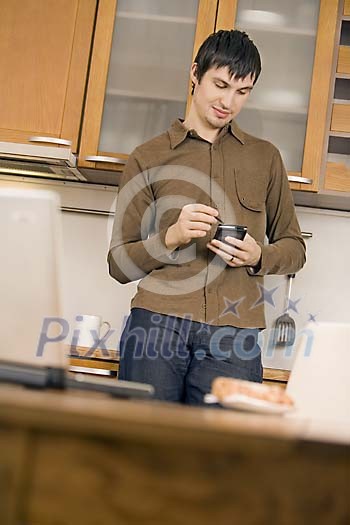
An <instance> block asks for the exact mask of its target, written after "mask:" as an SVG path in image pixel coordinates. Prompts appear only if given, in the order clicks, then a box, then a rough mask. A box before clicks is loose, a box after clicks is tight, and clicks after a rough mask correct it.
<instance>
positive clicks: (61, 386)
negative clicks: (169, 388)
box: [0, 361, 154, 399]
mask: <svg viewBox="0 0 350 525" xmlns="http://www.w3.org/2000/svg"><path fill="white" fill-rule="evenodd" d="M0 383H12V384H16V385H22V386H26V387H30V388H37V389H56V390H66V389H75V390H88V391H90V392H103V393H105V394H110V395H112V396H114V397H119V398H133V399H145V398H146V399H148V398H152V397H153V395H154V388H153V387H152V386H151V385H146V384H144V383H134V382H131V381H119V380H118V381H117V380H115V381H113V380H111V379H105V378H104V377H91V376H89V377H86V376H85V374H82V373H75V374H72V376H70V375H68V374H67V371H66V370H65V369H63V368H54V367H52V368H51V367H35V366H32V365H26V364H20V363H9V362H6V361H0Z"/></svg>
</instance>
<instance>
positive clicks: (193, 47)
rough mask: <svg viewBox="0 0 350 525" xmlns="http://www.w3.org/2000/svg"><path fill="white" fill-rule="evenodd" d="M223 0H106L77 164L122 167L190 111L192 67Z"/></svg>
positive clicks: (97, 30) (101, 8)
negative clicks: (139, 149)
mask: <svg viewBox="0 0 350 525" xmlns="http://www.w3.org/2000/svg"><path fill="white" fill-rule="evenodd" d="M216 12H217V0H177V1H176V2H174V0H118V2H117V1H116V0H100V1H99V6H98V12H97V19H96V28H95V36H94V44H93V51H92V59H91V69H90V75H89V83H88V90H87V98H86V106H85V112H84V116H83V126H82V136H81V146H80V152H79V160H78V165H79V166H81V167H90V168H94V167H96V168H105V169H106V168H107V169H110V170H122V169H123V164H125V161H126V159H127V156H128V154H130V153H131V151H132V150H133V149H134V148H135V147H136V146H138V145H139V144H141V143H143V142H145V141H146V140H148V139H150V138H152V137H154V136H155V135H157V134H159V133H162V132H163V131H164V130H165V129H167V128H168V127H169V125H170V124H171V122H172V121H173V120H174V119H175V118H177V117H181V116H182V117H184V116H185V113H186V106H187V102H188V99H189V96H190V86H189V70H190V66H191V61H192V59H193V57H194V55H195V53H196V52H197V49H198V47H199V45H200V44H201V43H202V41H203V40H204V39H205V38H206V37H207V36H208V35H209V34H210V33H212V32H213V31H214V28H215V17H216Z"/></svg>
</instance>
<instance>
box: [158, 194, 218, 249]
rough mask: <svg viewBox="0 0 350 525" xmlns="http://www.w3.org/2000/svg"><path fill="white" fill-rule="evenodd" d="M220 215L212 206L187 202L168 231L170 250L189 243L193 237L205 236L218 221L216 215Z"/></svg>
mask: <svg viewBox="0 0 350 525" xmlns="http://www.w3.org/2000/svg"><path fill="white" fill-rule="evenodd" d="M218 215H219V212H218V210H217V209H215V208H212V207H211V206H206V205H205V204H186V206H184V207H183V208H182V210H181V213H180V215H179V218H178V220H177V221H176V223H175V224H173V225H172V226H170V227H169V228H168V231H167V232H166V235H165V245H166V247H167V248H168V249H169V250H175V249H176V248H178V247H179V246H181V245H182V244H188V243H189V242H190V241H191V240H192V239H196V238H198V237H205V235H206V234H207V233H208V231H209V230H210V229H211V227H212V225H213V224H216V223H217V220H216V218H215V217H218Z"/></svg>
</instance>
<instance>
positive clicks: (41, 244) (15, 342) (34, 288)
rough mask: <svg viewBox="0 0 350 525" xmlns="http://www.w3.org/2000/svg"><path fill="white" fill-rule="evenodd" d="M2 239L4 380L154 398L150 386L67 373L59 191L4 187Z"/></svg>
mask: <svg viewBox="0 0 350 525" xmlns="http://www.w3.org/2000/svg"><path fill="white" fill-rule="evenodd" d="M0 239H1V255H0V318H1V345H0V382H1V381H7V382H15V383H22V384H25V385H27V386H33V387H50V386H52V387H58V388H64V387H69V388H79V389H89V390H98V391H104V392H109V393H111V394H114V395H116V396H121V397H150V396H152V394H153V387H152V386H150V385H145V384H141V383H132V382H127V381H113V380H111V379H105V378H103V377H89V376H84V375H83V374H78V375H73V374H71V373H69V374H68V372H67V371H68V357H67V356H66V353H65V352H66V351H65V348H64V345H65V344H66V341H67V336H68V333H67V330H68V329H69V327H68V322H67V321H66V320H65V319H64V318H63V315H62V310H61V301H60V294H61V290H62V281H61V279H62V277H61V257H62V236H61V215H60V202H59V198H58V195H57V194H55V193H53V192H49V191H43V190H28V189H25V190H21V189H15V188H14V189H0Z"/></svg>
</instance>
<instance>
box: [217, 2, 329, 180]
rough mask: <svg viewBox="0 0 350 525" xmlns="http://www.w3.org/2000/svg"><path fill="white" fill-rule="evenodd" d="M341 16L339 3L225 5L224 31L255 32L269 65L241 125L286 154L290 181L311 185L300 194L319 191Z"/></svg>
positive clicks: (264, 63)
mask: <svg viewBox="0 0 350 525" xmlns="http://www.w3.org/2000/svg"><path fill="white" fill-rule="evenodd" d="M337 10H338V2H337V0H307V1H305V0H294V1H293V2H291V1H290V0H220V2H219V11H218V23H217V26H216V29H232V28H233V27H234V28H235V29H240V30H242V31H245V32H246V33H248V35H249V36H250V38H252V40H253V41H254V43H255V44H256V46H257V47H258V49H259V52H260V55H261V61H262V71H261V75H260V77H259V79H258V81H257V84H256V85H255V87H254V89H253V91H252V93H251V95H250V98H249V100H248V102H247V105H246V106H245V107H244V108H243V110H242V112H241V113H240V114H239V115H238V117H237V123H238V125H239V126H240V127H242V129H243V130H244V131H246V132H247V133H250V134H252V135H255V136H257V137H260V138H264V139H266V140H269V141H271V142H272V143H273V144H275V145H276V146H277V147H278V148H279V150H280V152H281V155H282V157H283V160H284V164H285V166H286V168H287V170H288V172H289V175H290V180H296V181H300V182H302V183H305V187H303V188H301V187H300V185H299V186H298V188H295V189H299V188H300V189H317V187H316V186H317V183H318V178H319V172H320V170H321V163H322V151H323V148H324V137H325V131H326V127H325V126H326V117H327V99H328V92H329V84H330V78H331V67H332V55H333V47H334V33H335V28H336V19H337ZM228 17H231V21H229V20H228ZM307 184H309V188H307V187H306V185H307Z"/></svg>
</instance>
